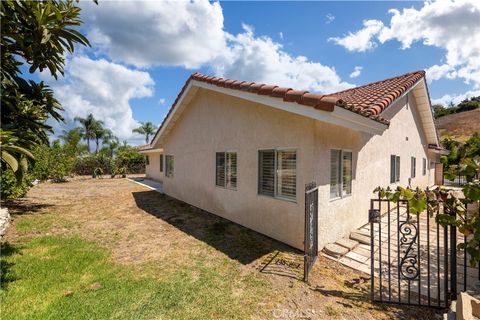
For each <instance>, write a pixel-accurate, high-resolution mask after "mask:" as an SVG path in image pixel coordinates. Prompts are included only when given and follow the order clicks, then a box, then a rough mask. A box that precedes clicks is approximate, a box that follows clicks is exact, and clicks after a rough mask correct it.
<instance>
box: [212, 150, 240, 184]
mask: <svg viewBox="0 0 480 320" xmlns="http://www.w3.org/2000/svg"><path fill="white" fill-rule="evenodd" d="M215 185H216V186H218V187H223V188H227V189H236V188H237V153H236V152H217V153H215Z"/></svg>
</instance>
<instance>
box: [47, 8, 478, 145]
mask: <svg viewBox="0 0 480 320" xmlns="http://www.w3.org/2000/svg"><path fill="white" fill-rule="evenodd" d="M81 5H82V7H83V11H82V19H83V20H84V21H85V24H84V26H83V27H82V29H81V31H82V32H83V33H84V34H85V35H87V36H88V38H89V39H90V41H91V42H92V47H91V48H88V49H80V50H78V51H77V52H76V53H75V54H74V56H73V57H68V59H67V69H66V71H67V72H66V76H65V78H64V79H62V80H61V81H59V82H53V81H51V80H50V79H48V78H46V79H47V80H49V82H50V84H51V85H52V86H53V87H54V89H55V90H56V92H57V93H58V96H59V99H60V101H61V102H62V104H63V105H64V107H65V109H66V114H67V117H66V118H67V124H66V125H62V126H57V129H61V128H62V127H67V128H68V127H71V126H72V123H71V120H72V119H73V117H74V116H85V115H86V113H89V112H93V113H94V115H95V116H96V117H97V118H100V119H102V120H104V122H105V123H106V124H107V126H109V127H110V128H111V129H112V130H113V131H114V132H115V133H116V134H117V135H118V136H119V137H120V138H121V139H127V140H129V141H130V142H132V143H141V138H140V137H139V136H135V135H133V134H131V129H132V128H133V127H135V126H136V125H138V122H139V121H152V122H153V123H155V124H156V125H158V124H160V123H161V121H162V119H163V118H164V116H165V114H166V112H167V111H168V109H169V107H170V105H171V104H172V103H173V101H174V100H175V97H176V96H177V94H178V92H179V91H180V89H181V87H182V86H183V84H184V82H185V80H186V79H187V78H188V76H189V75H190V74H191V73H193V72H195V71H199V72H203V73H207V74H212V75H218V76H225V77H229V78H234V79H240V80H252V81H260V82H265V83H272V84H278V85H286V86H290V87H294V88H298V89H307V90H310V91H318V92H334V91H336V90H341V89H344V88H347V87H351V86H355V85H361V84H365V83H368V82H372V81H377V80H381V79H384V78H387V77H391V76H395V75H400V74H402V73H406V72H409V71H414V70H419V69H424V70H427V79H428V80H429V81H430V83H429V90H430V96H431V98H432V100H433V101H434V102H442V103H445V104H446V103H448V102H450V101H454V102H458V101H459V100H461V99H463V98H465V97H468V96H471V95H474V94H480V66H479V64H480V61H479V59H480V58H479V57H480V45H479V43H480V38H479V37H480V36H479V34H480V29H479V26H478V25H479V24H480V23H479V22H480V6H479V4H478V2H475V1H471V2H469V1H462V2H450V1H442V2H440V3H423V2H220V3H218V2H206V1H195V2H194V3H188V2H174V3H171V2H152V1H150V2H111V1H110V2H100V3H99V5H98V6H96V5H94V4H92V3H89V2H82V3H81ZM392 9H396V10H397V11H391V10H392ZM405 9H406V10H405ZM458 16H461V17H462V19H458ZM465 43H469V44H470V47H469V48H465V46H464V44H465ZM354 70H357V72H355V73H354ZM352 73H353V74H352Z"/></svg>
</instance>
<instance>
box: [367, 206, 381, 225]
mask: <svg viewBox="0 0 480 320" xmlns="http://www.w3.org/2000/svg"><path fill="white" fill-rule="evenodd" d="M368 222H370V223H379V222H380V210H378V209H370V210H368Z"/></svg>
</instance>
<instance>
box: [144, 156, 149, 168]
mask: <svg viewBox="0 0 480 320" xmlns="http://www.w3.org/2000/svg"><path fill="white" fill-rule="evenodd" d="M145 164H146V165H147V166H148V165H149V164H150V157H149V156H145Z"/></svg>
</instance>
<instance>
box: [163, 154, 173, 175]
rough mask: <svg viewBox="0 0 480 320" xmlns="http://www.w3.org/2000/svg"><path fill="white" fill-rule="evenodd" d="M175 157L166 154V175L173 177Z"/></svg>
mask: <svg viewBox="0 0 480 320" xmlns="http://www.w3.org/2000/svg"><path fill="white" fill-rule="evenodd" d="M174 164H175V163H174V158H173V156H172V155H169V154H167V155H165V176H166V177H173V170H174V168H173V167H174Z"/></svg>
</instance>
